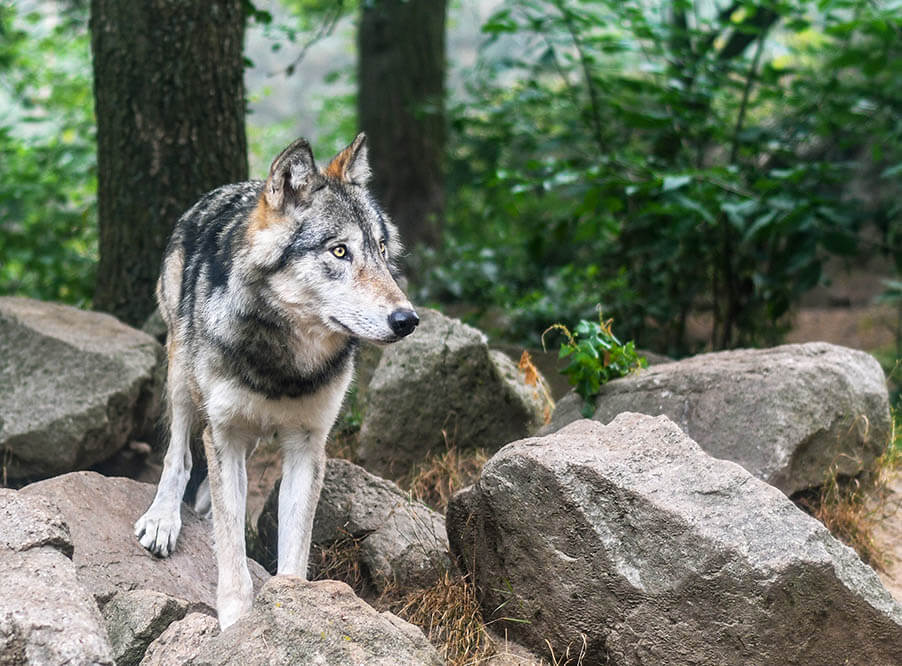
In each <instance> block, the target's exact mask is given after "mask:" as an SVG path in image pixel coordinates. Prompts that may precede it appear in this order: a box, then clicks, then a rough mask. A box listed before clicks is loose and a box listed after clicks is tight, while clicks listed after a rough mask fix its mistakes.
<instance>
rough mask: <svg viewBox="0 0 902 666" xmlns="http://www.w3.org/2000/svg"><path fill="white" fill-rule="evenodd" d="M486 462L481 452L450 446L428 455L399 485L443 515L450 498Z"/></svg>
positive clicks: (476, 475) (476, 476)
mask: <svg viewBox="0 0 902 666" xmlns="http://www.w3.org/2000/svg"><path fill="white" fill-rule="evenodd" d="M488 459H489V456H488V454H487V453H486V451H485V449H475V450H469V451H461V450H460V449H458V448H457V447H456V446H452V447H450V448H448V449H446V450H445V451H443V452H441V453H432V454H430V455H429V456H428V457H427V458H426V459H425V460H424V461H423V462H422V463H420V464H419V465H417V466H416V467H415V468H414V469H413V471H412V472H411V473H410V475H409V476H408V477H407V478H406V479H402V480H401V482H400V484H399V485H401V487H403V488H406V489H407V490H408V491H409V492H410V494H411V495H412V496H413V497H414V499H417V500H419V501H420V502H422V503H423V504H425V505H426V506H428V507H430V508H432V509H434V510H435V511H439V512H441V513H444V511H445V509H447V508H448V501H449V500H450V499H451V496H452V495H453V494H454V493H456V492H457V491H458V490H460V489H461V488H465V487H466V486H468V485H470V484H471V483H473V482H474V481H476V479H478V478H479V474H480V472H481V471H482V468H483V466H484V465H485V463H486V462H487V461H488Z"/></svg>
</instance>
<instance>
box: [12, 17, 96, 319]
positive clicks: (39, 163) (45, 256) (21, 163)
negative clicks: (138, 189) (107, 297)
mask: <svg viewBox="0 0 902 666" xmlns="http://www.w3.org/2000/svg"><path fill="white" fill-rule="evenodd" d="M90 72H91V66H90V41H89V37H88V33H87V11H86V10H85V9H84V8H82V9H78V8H77V7H76V8H75V9H73V10H71V11H70V12H69V13H63V14H57V13H52V14H42V13H40V12H38V11H35V12H32V13H29V14H27V15H24V16H22V15H19V14H18V13H17V9H16V8H15V6H14V5H12V4H10V3H8V2H0V80H2V85H0V155H2V156H3V157H2V160H0V293H2V294H20V295H26V296H32V297H36V298H43V299H54V300H60V301H66V302H69V303H75V304H79V305H86V304H87V303H88V302H89V301H90V298H91V293H92V291H93V285H94V266H95V262H96V257H97V238H96V189H97V177H96V157H95V126H94V117H93V101H94V100H93V95H92V91H91V78H90Z"/></svg>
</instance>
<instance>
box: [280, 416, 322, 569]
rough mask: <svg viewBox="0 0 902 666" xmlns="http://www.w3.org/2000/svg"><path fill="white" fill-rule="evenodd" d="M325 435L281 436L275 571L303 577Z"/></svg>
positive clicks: (320, 478) (320, 481)
mask: <svg viewBox="0 0 902 666" xmlns="http://www.w3.org/2000/svg"><path fill="white" fill-rule="evenodd" d="M325 445H326V434H325V433H314V434H311V433H303V434H301V433H298V434H295V435H290V436H287V437H283V438H282V485H281V487H280V488H279V570H278V572H279V574H287V575H293V576H301V577H302V578H304V579H306V578H307V558H308V556H309V554H310V535H311V532H312V531H313V516H314V515H315V514H316V504H317V502H318V501H319V493H320V490H322V487H323V473H324V470H325V464H326V453H325Z"/></svg>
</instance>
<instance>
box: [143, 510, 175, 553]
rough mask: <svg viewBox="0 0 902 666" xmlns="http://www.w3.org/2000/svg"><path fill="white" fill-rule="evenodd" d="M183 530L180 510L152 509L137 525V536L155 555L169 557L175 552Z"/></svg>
mask: <svg viewBox="0 0 902 666" xmlns="http://www.w3.org/2000/svg"><path fill="white" fill-rule="evenodd" d="M181 529H182V518H181V516H180V515H179V512H178V509H176V510H175V511H174V512H173V511H160V510H157V509H154V508H153V507H150V509H148V510H147V513H145V514H144V515H143V516H141V517H140V518H138V522H136V523H135V536H136V537H138V541H140V542H141V545H142V546H144V547H145V548H146V549H147V550H149V551H150V552H151V553H153V554H154V555H159V556H160V557H167V556H168V555H169V554H170V553H172V551H173V550H175V542H176V540H177V539H178V537H179V532H180V531H181Z"/></svg>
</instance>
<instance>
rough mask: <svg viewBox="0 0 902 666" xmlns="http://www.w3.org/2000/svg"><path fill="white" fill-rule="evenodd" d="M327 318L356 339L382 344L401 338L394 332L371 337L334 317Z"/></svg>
mask: <svg viewBox="0 0 902 666" xmlns="http://www.w3.org/2000/svg"><path fill="white" fill-rule="evenodd" d="M329 320H330V321H332V322H334V323H336V324H338V326H339V328H341V329H342V330H343V331H344V332H345V333H347V334H348V335H350V336H351V337H353V338H358V339H359V338H362V339H364V340H369V341H370V342H375V343H377V344H384V345H387V344H391V343H392V342H397V341H398V340H400V339H401V338H400V337H399V336H397V335H394V334H389V335H387V336H380V337H372V336H370V335H366V334H363V335H361V334H360V333H359V332H357V331H354V330H352V329H351V327H350V326H348V325H346V324H343V323H342V322H340V321H339V320H338V319H336V318H335V317H329Z"/></svg>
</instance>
